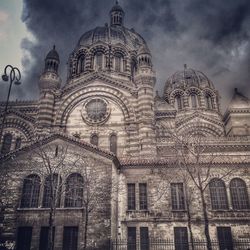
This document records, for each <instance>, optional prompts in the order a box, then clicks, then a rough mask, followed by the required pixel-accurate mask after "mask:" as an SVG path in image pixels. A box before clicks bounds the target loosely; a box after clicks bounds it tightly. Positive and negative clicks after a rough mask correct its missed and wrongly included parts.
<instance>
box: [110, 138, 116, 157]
mask: <svg viewBox="0 0 250 250" xmlns="http://www.w3.org/2000/svg"><path fill="white" fill-rule="evenodd" d="M109 139H110V151H111V152H112V153H114V154H116V153H117V136H116V135H115V134H112V135H111V136H110V138H109Z"/></svg>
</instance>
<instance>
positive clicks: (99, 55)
mask: <svg viewBox="0 0 250 250" xmlns="http://www.w3.org/2000/svg"><path fill="white" fill-rule="evenodd" d="M95 57H96V69H102V68H103V53H102V52H97V53H96V55H95Z"/></svg>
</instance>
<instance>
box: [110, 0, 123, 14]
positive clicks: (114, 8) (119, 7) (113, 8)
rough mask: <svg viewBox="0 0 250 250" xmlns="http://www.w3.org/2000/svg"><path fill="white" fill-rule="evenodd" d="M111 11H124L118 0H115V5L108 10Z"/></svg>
mask: <svg viewBox="0 0 250 250" xmlns="http://www.w3.org/2000/svg"><path fill="white" fill-rule="evenodd" d="M113 11H120V12H123V13H124V11H123V9H122V7H121V6H120V5H119V3H118V1H116V2H115V5H114V6H113V7H112V9H111V10H110V12H113Z"/></svg>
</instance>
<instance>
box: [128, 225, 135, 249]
mask: <svg viewBox="0 0 250 250" xmlns="http://www.w3.org/2000/svg"><path fill="white" fill-rule="evenodd" d="M127 250H136V227H128V248H127Z"/></svg>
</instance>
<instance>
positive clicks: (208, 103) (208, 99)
mask: <svg viewBox="0 0 250 250" xmlns="http://www.w3.org/2000/svg"><path fill="white" fill-rule="evenodd" d="M205 100H206V107H207V109H213V108H214V107H213V100H212V97H211V96H210V95H209V94H207V95H206V96H205Z"/></svg>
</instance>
